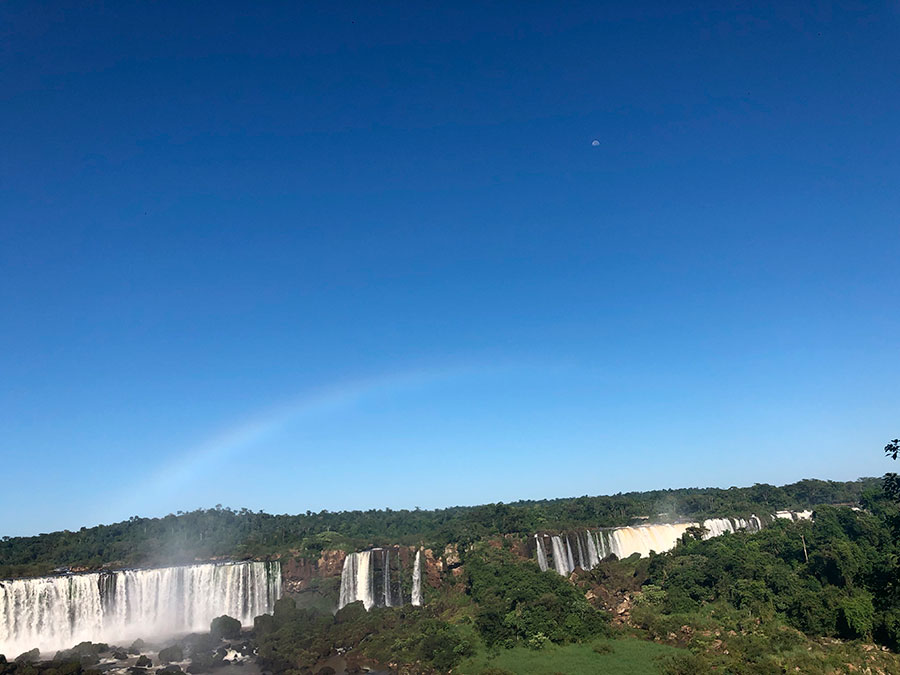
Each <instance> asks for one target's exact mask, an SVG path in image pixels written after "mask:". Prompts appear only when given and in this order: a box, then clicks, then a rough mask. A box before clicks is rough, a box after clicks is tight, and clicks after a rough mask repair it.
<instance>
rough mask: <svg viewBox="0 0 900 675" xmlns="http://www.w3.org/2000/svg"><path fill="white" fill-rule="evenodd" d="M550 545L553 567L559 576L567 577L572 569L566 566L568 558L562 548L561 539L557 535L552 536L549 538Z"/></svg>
mask: <svg viewBox="0 0 900 675" xmlns="http://www.w3.org/2000/svg"><path fill="white" fill-rule="evenodd" d="M550 544H551V547H552V549H553V567H554V568H555V569H556V571H557V572H558V573H559V574H561V575H563V576H564V577H565V576H568V575H569V572H571V571H572V570H573V569H574V567H573V568H570V567H569V565H568V563H569V558H568V556H567V555H566V552H565V549H564V548H563V543H562V539H561V538H560V537H559V536H558V535H554V536H552V537H550Z"/></svg>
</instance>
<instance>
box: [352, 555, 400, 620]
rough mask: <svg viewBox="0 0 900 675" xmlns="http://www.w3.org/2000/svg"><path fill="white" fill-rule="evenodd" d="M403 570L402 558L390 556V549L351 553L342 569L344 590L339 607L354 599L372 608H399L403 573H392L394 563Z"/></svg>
mask: <svg viewBox="0 0 900 675" xmlns="http://www.w3.org/2000/svg"><path fill="white" fill-rule="evenodd" d="M394 561H396V567H397V571H398V572H399V571H400V557H399V556H391V551H390V549H387V548H373V549H370V550H368V551H357V552H356V553H348V554H347V557H346V558H344V567H343V569H342V570H341V593H340V597H339V599H338V609H342V608H344V607H346V606H347V605H349V604H350V603H351V602H358V601H362V603H363V606H364V607H365V608H366V609H367V610H368V609H372V607H399V606H400V605H402V604H403V602H404V596H403V587H402V584H401V576H400V574H399V573H398V574H396V575H394V574H392V573H391V567H392V566H394V565H395V562H394Z"/></svg>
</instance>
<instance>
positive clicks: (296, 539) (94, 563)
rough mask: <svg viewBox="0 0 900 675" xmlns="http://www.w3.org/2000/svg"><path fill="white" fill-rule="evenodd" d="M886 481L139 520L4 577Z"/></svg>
mask: <svg viewBox="0 0 900 675" xmlns="http://www.w3.org/2000/svg"><path fill="white" fill-rule="evenodd" d="M873 489H875V490H878V489H880V481H879V479H874V478H866V479H859V480H856V481H848V482H834V481H820V480H803V481H800V482H798V483H793V484H790V485H785V486H782V487H776V486H773V485H766V484H756V485H754V486H752V487H747V488H729V489H718V488H685V489H678V490H656V491H651V492H631V493H625V494H617V495H611V496H599V497H586V496H585V497H577V498H569V499H554V500H541V501H520V502H515V503H511V504H502V503H499V504H487V505H482V506H472V507H461V506H458V507H452V508H447V509H437V510H433V511H429V510H421V509H415V510H396V511H395V510H392V509H383V510H376V509H371V510H368V511H341V512H335V513H333V512H329V511H321V512H319V513H312V512H310V511H307V512H306V513H305V514H300V515H270V514H267V513H263V512H253V511H250V510H247V509H241V510H239V511H236V510H232V509H229V508H221V507H216V508H215V509H205V510H197V511H191V512H188V513H181V512H179V513H177V514H169V515H168V516H166V517H164V518H140V517H137V516H135V517H132V518H130V519H129V520H127V521H123V522H120V523H114V524H112V525H99V526H96V527H91V528H81V530H79V531H77V532H70V531H62V532H54V533H50V534H40V535H37V536H34V537H12V538H10V537H3V538H2V540H0V578H8V577H15V576H29V575H40V574H47V573H50V572H51V571H52V570H54V569H55V568H59V567H87V568H100V567H101V566H103V565H112V566H116V567H119V566H130V565H133V566H137V565H164V564H177V563H181V562H189V561H192V560H194V559H197V558H200V559H210V558H215V557H229V558H249V557H266V556H271V555H277V554H281V553H286V552H288V551H294V552H298V553H299V554H300V555H303V556H310V557H314V556H318V554H319V552H321V551H322V550H323V549H327V548H344V549H347V550H357V549H362V548H365V547H369V546H383V545H390V544H406V545H412V544H421V545H425V546H430V547H434V548H443V547H444V546H445V545H447V544H449V543H455V544H468V543H472V542H474V541H478V540H480V539H483V538H485V537H489V536H493V535H497V534H522V535H527V534H530V533H533V532H536V531H538V530H563V529H571V528H575V527H585V526H591V527H596V526H616V525H627V524H630V523H632V522H634V520H635V519H636V518H646V517H650V518H651V519H654V520H660V519H666V518H679V517H687V518H698V519H699V518H703V517H712V516H737V515H749V514H750V513H757V514H761V513H771V512H773V511H775V510H780V509H801V508H808V507H812V506H815V505H818V504H840V503H856V502H858V501H859V500H860V498H861V497H862V495H863V494H864V493H866V492H867V491H871V490H873Z"/></svg>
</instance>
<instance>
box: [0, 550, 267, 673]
mask: <svg viewBox="0 0 900 675" xmlns="http://www.w3.org/2000/svg"><path fill="white" fill-rule="evenodd" d="M279 597H281V566H280V565H279V564H278V563H261V562H248V563H228V564H218V565H216V564H204V565H190V566H186V567H165V568H159V569H146V570H125V571H120V572H94V573H88V574H73V575H68V576H59V577H40V578H37V579H12V580H5V581H0V653H3V654H6V655H7V656H10V657H14V656H17V655H18V654H20V653H22V652H24V651H27V650H29V649H32V648H34V647H38V648H39V649H40V650H41V651H42V652H47V651H55V650H59V649H68V648H70V647H73V646H74V645H76V644H77V643H79V642H82V641H86V640H89V641H92V642H128V641H131V640H134V639H135V638H138V637H141V638H152V637H163V636H167V635H174V634H177V633H187V632H194V631H206V630H209V624H210V621H212V620H213V619H214V618H215V617H217V616H221V615H222V614H227V615H228V616H231V617H234V618H235V619H239V620H240V622H241V623H242V624H243V625H251V624H252V623H253V619H254V617H256V616H259V615H260V614H265V613H267V612H271V611H272V608H273V607H274V605H275V601H276V600H277V599H278V598H279Z"/></svg>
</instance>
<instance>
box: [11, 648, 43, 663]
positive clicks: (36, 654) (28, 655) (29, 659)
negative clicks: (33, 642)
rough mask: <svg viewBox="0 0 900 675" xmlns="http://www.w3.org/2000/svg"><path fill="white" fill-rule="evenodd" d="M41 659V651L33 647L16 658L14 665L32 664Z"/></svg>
mask: <svg viewBox="0 0 900 675" xmlns="http://www.w3.org/2000/svg"><path fill="white" fill-rule="evenodd" d="M40 658H41V650H40V649H38V648H37V647H35V648H34V649H29V650H28V651H27V652H25V653H23V654H19V655H18V656H17V657H16V663H34V662H35V661H39V660H40Z"/></svg>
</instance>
